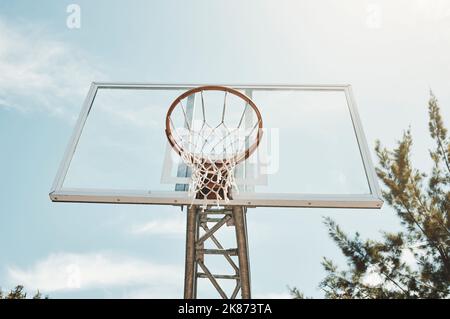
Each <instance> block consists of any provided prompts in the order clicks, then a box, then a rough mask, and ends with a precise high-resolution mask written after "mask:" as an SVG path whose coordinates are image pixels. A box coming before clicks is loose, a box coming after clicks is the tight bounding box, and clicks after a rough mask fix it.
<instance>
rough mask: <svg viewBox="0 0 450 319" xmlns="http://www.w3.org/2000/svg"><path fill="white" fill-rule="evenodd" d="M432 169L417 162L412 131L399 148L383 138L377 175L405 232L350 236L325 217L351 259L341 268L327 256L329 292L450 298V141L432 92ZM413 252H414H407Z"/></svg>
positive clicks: (330, 294)
mask: <svg viewBox="0 0 450 319" xmlns="http://www.w3.org/2000/svg"><path fill="white" fill-rule="evenodd" d="M428 113H429V133H430V136H431V138H432V139H433V140H434V142H435V143H434V144H435V146H434V148H433V149H432V150H430V151H429V154H430V157H431V160H432V163H433V167H432V169H431V172H430V174H429V175H426V174H424V173H423V172H420V171H419V170H417V169H414V168H413V165H412V163H411V147H412V142H413V139H412V136H411V131H410V130H407V131H406V132H405V133H404V134H403V137H402V139H401V140H400V141H398V143H397V146H396V147H395V148H394V149H393V150H388V149H387V148H385V147H382V146H381V144H380V142H379V141H378V142H377V144H376V148H375V151H376V154H377V156H378V159H379V166H378V167H377V169H376V172H377V175H378V177H379V178H380V180H381V181H382V183H383V184H384V186H385V187H384V189H383V190H382V194H383V197H384V199H385V201H386V203H387V204H388V205H390V206H391V207H393V208H394V210H395V212H396V213H397V216H398V217H399V219H400V221H401V224H402V225H403V226H404V230H403V232H398V233H383V239H382V240H380V241H373V240H362V239H361V238H360V235H359V234H358V233H356V234H355V236H353V237H352V238H350V237H348V236H347V235H346V234H345V233H344V232H343V231H342V230H341V229H340V227H339V226H338V225H337V224H336V223H335V222H334V221H333V220H331V219H329V218H326V219H325V225H326V226H327V227H328V231H329V234H330V236H331V238H332V239H333V240H334V241H335V243H336V244H337V245H338V247H339V248H340V250H341V251H342V253H343V254H344V256H345V257H346V259H347V264H348V267H347V269H346V270H343V271H341V270H339V269H338V268H337V267H336V265H334V264H333V262H332V261H331V260H328V259H326V258H325V259H324V260H323V262H322V265H323V267H324V268H325V270H326V272H327V276H326V277H325V279H324V280H323V281H322V282H321V283H320V287H321V288H322V289H323V290H324V291H325V296H326V297H327V298H339V299H344V298H448V297H450V259H449V255H450V218H449V212H450V141H449V138H448V135H447V130H446V128H445V127H444V123H443V120H442V117H441V114H440V109H439V104H438V101H437V99H436V97H435V96H434V95H433V93H432V92H431V94H430V99H429V102H428ZM405 256H409V258H405Z"/></svg>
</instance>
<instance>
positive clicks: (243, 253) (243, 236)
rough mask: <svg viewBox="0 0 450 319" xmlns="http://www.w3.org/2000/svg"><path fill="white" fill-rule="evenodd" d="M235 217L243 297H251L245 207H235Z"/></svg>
mask: <svg viewBox="0 0 450 319" xmlns="http://www.w3.org/2000/svg"><path fill="white" fill-rule="evenodd" d="M233 219H234V223H235V227H236V241H237V247H238V258H239V273H240V274H239V276H240V279H241V294H242V299H250V298H251V296H250V263H249V258H248V243H247V225H246V218H245V210H244V208H243V207H241V206H234V207H233Z"/></svg>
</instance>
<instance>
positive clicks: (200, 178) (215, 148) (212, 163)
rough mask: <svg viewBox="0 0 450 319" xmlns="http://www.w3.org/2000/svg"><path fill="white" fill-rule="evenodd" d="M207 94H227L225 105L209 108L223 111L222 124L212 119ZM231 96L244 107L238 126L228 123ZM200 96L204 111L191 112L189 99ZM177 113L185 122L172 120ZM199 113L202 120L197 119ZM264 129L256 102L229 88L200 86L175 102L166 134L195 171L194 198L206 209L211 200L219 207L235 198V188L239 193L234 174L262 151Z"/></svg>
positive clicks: (193, 182) (185, 161)
mask: <svg viewBox="0 0 450 319" xmlns="http://www.w3.org/2000/svg"><path fill="white" fill-rule="evenodd" d="M205 91H212V92H211V93H214V94H216V95H217V94H222V93H223V104H222V103H221V105H217V106H216V105H212V106H209V107H213V108H218V107H220V108H222V109H221V113H220V114H221V117H220V120H219V121H218V123H212V121H213V120H212V119H208V116H207V115H208V112H207V109H208V108H209V107H207V106H206V101H205V99H204V94H203V93H204V92H205ZM229 94H231V95H233V96H234V97H235V98H238V100H239V101H240V102H242V105H243V110H242V114H241V116H240V119H239V120H238V121H237V122H236V123H227V119H226V118H225V117H226V109H227V107H230V105H227V96H228V95H229ZM198 97H199V98H200V99H201V100H200V102H201V103H199V104H200V105H199V106H200V107H201V112H194V111H193V110H191V111H190V112H191V113H189V112H188V110H187V109H186V105H187V103H186V102H187V100H188V99H191V101H195V98H198ZM192 107H193V106H192ZM216 111H217V109H216ZM176 112H178V115H179V117H181V118H182V120H181V121H180V122H181V123H177V124H176V123H175V121H174V120H173V119H172V116H174V114H175V113H176ZM188 114H190V115H188ZM196 114H197V115H198V116H197V117H198V118H195V115H196ZM248 119H253V121H249V120H248ZM228 122H230V121H228ZM249 122H250V123H249ZM233 124H234V125H233ZM262 127H263V122H262V117H261V114H260V112H259V110H258V108H257V106H256V105H255V103H254V102H253V101H252V100H251V99H250V98H249V97H248V96H246V95H245V94H243V93H241V92H239V91H237V90H235V89H232V88H229V87H224V86H201V87H197V88H194V89H191V90H188V91H186V92H185V93H183V94H181V95H180V96H179V97H178V98H176V99H175V101H174V102H173V103H172V105H171V106H170V108H169V110H168V111H167V116H166V135H167V138H168V140H169V143H170V145H171V146H172V147H173V149H174V150H175V151H176V152H177V153H178V154H179V155H180V157H181V158H182V160H183V162H184V163H185V164H186V165H187V166H188V167H189V168H190V169H191V171H192V175H191V180H190V185H189V192H190V193H191V194H193V195H195V196H194V199H200V200H202V201H203V208H206V206H207V202H208V200H213V201H215V202H216V204H217V205H219V201H225V202H227V201H229V200H230V199H232V189H235V190H236V191H238V187H237V184H236V180H235V174H234V173H235V169H236V166H237V164H239V163H240V162H242V161H244V160H246V159H247V158H248V157H250V155H252V154H253V153H254V152H255V150H256V149H257V148H258V145H259V143H260V141H261V136H262Z"/></svg>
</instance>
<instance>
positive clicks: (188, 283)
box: [184, 205, 197, 299]
mask: <svg viewBox="0 0 450 319" xmlns="http://www.w3.org/2000/svg"><path fill="white" fill-rule="evenodd" d="M196 233H197V207H196V206H195V205H192V206H191V207H189V208H188V211H187V221H186V260H185V270H184V299H193V298H195V291H194V290H195V275H196V270H195V268H196V262H195V237H196Z"/></svg>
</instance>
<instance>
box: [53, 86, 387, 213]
mask: <svg viewBox="0 0 450 319" xmlns="http://www.w3.org/2000/svg"><path fill="white" fill-rule="evenodd" d="M197 86H200V85H197V84H195V85H194V84H175V85H171V84H133V83H93V84H92V85H91V88H90V90H89V92H88V95H87V97H86V100H85V102H84V106H83V108H82V110H81V113H80V116H79V119H78V121H77V123H76V125H75V129H74V133H73V136H72V138H71V140H70V141H69V144H68V147H67V150H66V153H65V156H64V158H63V160H62V162H61V166H60V168H59V170H58V173H57V176H56V178H55V182H54V185H53V188H52V190H51V192H50V198H51V200H52V201H55V202H98V203H135V204H159V205H161V204H169V205H189V204H196V199H194V197H193V195H192V194H190V192H188V184H189V178H190V172H189V169H188V168H187V167H186V165H185V164H184V163H183V162H182V160H181V159H180V157H179V156H178V154H177V153H176V152H175V151H174V150H173V148H172V147H171V146H170V145H169V143H168V141H167V137H166V134H165V118H166V113H167V110H168V108H169V106H170V105H171V103H172V102H173V101H174V100H175V99H176V98H177V97H178V96H179V95H180V94H182V93H183V92H185V91H186V90H189V89H192V88H194V87H197ZM224 86H226V87H230V88H234V89H236V90H238V91H240V92H242V93H243V94H245V95H246V96H248V97H249V98H250V99H252V101H253V102H254V103H255V104H256V105H257V106H258V108H259V110H260V112H261V116H262V118H263V121H264V128H263V131H264V134H263V135H262V139H261V142H260V144H259V147H258V149H257V151H256V152H254V153H253V154H252V155H251V156H250V157H249V158H248V159H246V160H245V161H244V162H242V163H240V164H239V166H238V167H237V168H236V171H235V179H236V184H237V187H236V189H233V198H232V199H231V200H230V201H228V202H225V201H224V202H223V203H221V204H223V205H242V206H279V207H335V208H380V207H381V206H382V203H383V202H382V200H381V195H380V191H379V188H378V185H377V179H376V175H375V171H374V167H373V164H372V161H371V156H370V152H369V149H368V146H367V142H366V140H365V137H364V133H363V129H362V126H361V122H360V119H359V116H358V112H357V108H356V105H355V101H354V98H353V95H352V91H351V87H350V86H349V85H286V86H282V85H224ZM206 98H207V97H206ZM188 103H189V105H188V106H187V107H190V109H191V111H192V112H196V109H198V103H199V102H198V101H196V100H195V98H192V99H191V100H189V101H188ZM208 105H209V106H208V107H212V108H214V107H215V103H214V99H211V101H210V103H209V104H208ZM243 106H244V105H243V104H242V105H240V104H239V102H236V103H235V106H234V108H229V109H228V112H231V113H230V116H233V114H232V113H233V112H236V114H241V113H242V107H243ZM206 111H207V112H208V110H206ZM211 112H213V110H212V109H211ZM238 112H239V113H238ZM246 120H248V121H249V122H250V119H246ZM211 204H214V203H211Z"/></svg>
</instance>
